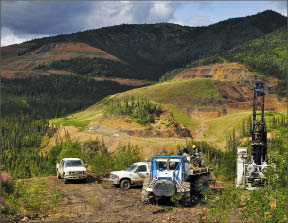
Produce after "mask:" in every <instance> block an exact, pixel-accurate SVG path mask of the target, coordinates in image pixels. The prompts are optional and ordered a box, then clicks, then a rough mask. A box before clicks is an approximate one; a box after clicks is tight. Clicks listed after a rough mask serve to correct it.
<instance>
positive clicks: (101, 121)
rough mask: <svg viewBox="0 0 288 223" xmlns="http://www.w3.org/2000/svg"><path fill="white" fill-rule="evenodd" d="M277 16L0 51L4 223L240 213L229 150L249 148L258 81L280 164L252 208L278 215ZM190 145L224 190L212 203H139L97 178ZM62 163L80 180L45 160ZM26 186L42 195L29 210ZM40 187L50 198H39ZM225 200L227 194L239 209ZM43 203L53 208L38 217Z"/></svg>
mask: <svg viewBox="0 0 288 223" xmlns="http://www.w3.org/2000/svg"><path fill="white" fill-rule="evenodd" d="M286 20H287V17H285V16H282V15H280V14H279V13H276V12H274V11H271V10H267V11H264V12H262V13H258V14H255V15H252V16H247V17H243V18H234V19H228V20H225V21H222V22H219V23H216V24H212V25H209V26H202V27H188V26H181V25H177V24H172V23H158V24H121V25H117V26H111V27H103V28H99V29H95V30H87V31H84V32H77V33H72V34H65V35H58V36H52V37H44V38H40V39H35V40H31V41H27V42H24V43H21V44H15V45H10V46H6V47H1V52H2V58H1V64H0V65H1V71H0V76H1V79H2V80H1V115H2V118H1V128H2V135H3V137H2V139H3V140H2V141H1V157H0V159H1V162H0V163H1V170H2V171H3V172H4V174H7V175H8V176H9V177H8V178H9V179H8V180H6V181H5V182H4V180H3V182H4V184H3V185H4V191H5V194H4V198H5V199H6V200H5V202H6V201H7V203H5V205H2V203H1V205H2V206H1V211H3V213H5V216H6V217H7V218H6V217H5V219H4V220H5V221H7V222H9V221H10V222H18V221H21V219H22V220H23V218H25V216H26V217H27V216H28V217H29V218H28V220H29V222H39V221H42V222H114V221H115V222H162V223H165V222H185V221H187V222H208V221H209V220H211V219H208V217H209V216H210V217H211V213H212V216H213V217H215V216H216V217H215V218H214V220H215V219H216V218H217V219H222V217H221V216H224V217H226V218H227V219H228V220H227V219H226V220H227V221H228V222H239V221H240V220H239V219H240V218H241V217H243V215H242V214H243V213H244V214H245V210H244V209H245V206H243V205H242V204H240V203H241V202H240V203H239V205H238V203H237V202H238V201H239V200H241V199H244V198H243V197H241V196H244V195H245V196H246V195H247V194H248V193H246V192H243V194H244V195H243V194H242V192H241V191H240V190H238V189H235V188H234V186H235V185H234V180H235V176H236V159H237V157H236V156H237V147H238V146H242V147H248V148H250V144H251V115H252V106H253V87H254V86H255V83H256V82H258V81H260V82H263V83H264V86H265V101H264V102H265V118H266V122H267V132H268V134H267V143H268V151H271V153H270V152H269V159H270V158H271V159H272V160H273V159H274V161H275V163H277V165H279V167H280V171H279V172H277V174H278V175H277V174H276V175H277V179H276V178H269V179H268V180H269V182H273V183H274V182H276V183H278V184H277V185H274V184H271V185H272V186H269V187H267V189H266V188H263V190H260V192H259V193H262V194H261V195H260V197H262V198H263V199H264V197H265V196H266V195H267V196H268V195H269V196H270V195H271V197H265V199H266V200H268V201H269V202H270V203H269V202H268V203H269V204H268V203H267V202H266V203H267V204H266V203H265V205H267V207H265V208H266V209H265V208H262V209H263V210H268V211H267V212H269V214H271V216H278V215H277V213H276V212H275V208H274V206H273V205H274V203H273V202H276V201H277V205H279V207H280V208H279V209H280V210H281V211H283V210H284V209H285V207H284V205H283V201H284V200H283V197H285V195H286V194H285V193H286V192H284V190H283V188H284V187H283V185H284V184H285V182H284V181H285V179H286V178H285V179H284V177H283V176H284V175H285V174H286V172H285V168H284V167H285V162H287V160H286V161H285V160H284V159H283V157H285V155H287V151H286V150H285V147H286V146H287V145H286V144H287V142H286V141H285V140H284V137H285V130H287V125H286V123H287V97H286V96H287V94H286V93H287V89H286V88H287V86H286V74H287V47H286V39H285V38H286V36H285V35H286V32H287V30H286V28H285V24H286ZM193 145H196V146H197V148H199V149H200V150H201V151H202V152H203V155H204V159H205V162H206V163H207V165H208V166H210V167H212V168H213V169H214V175H215V178H216V179H217V181H218V184H217V186H219V185H220V187H221V190H222V189H223V194H222V195H221V194H217V193H216V194H213V195H211V194H209V196H212V197H213V196H214V197H213V199H212V200H211V202H210V201H209V200H206V201H204V202H203V203H199V204H198V205H196V206H194V207H179V206H178V204H176V203H173V202H172V203H171V202H168V204H169V205H167V204H158V205H144V204H142V203H141V201H140V194H141V188H140V187H139V188H137V187H136V188H132V189H131V190H129V191H126V190H120V189H119V188H116V187H114V186H112V185H111V184H110V183H109V182H108V178H107V177H108V176H109V173H110V171H112V170H122V169H126V168H128V166H129V165H130V164H131V163H134V162H138V161H143V160H150V159H151V157H152V156H153V155H156V154H177V152H178V150H179V148H180V147H181V146H184V147H187V148H189V149H192V148H193ZM66 156H71V157H72V156H75V157H80V158H81V159H82V160H83V161H84V162H85V163H87V164H88V165H89V175H90V177H89V180H88V183H87V184H79V183H71V184H68V185H66V184H65V185H64V184H63V181H62V180H57V178H56V176H55V164H56V162H58V161H59V160H61V159H62V158H63V157H66ZM278 176H279V177H278ZM271 179H272V181H271ZM34 180H35V181H37V180H40V181H41V182H43V184H40V185H41V187H40V186H39V188H40V189H39V190H35V191H32V192H31V197H32V198H33V199H34V195H35V196H36V197H37V196H39V197H40V198H41V199H40V198H39V199H38V198H37V199H34V200H31V206H33V205H34V206H33V207H32V208H31V207H30V206H29V204H27V202H26V200H29V194H28V195H27V194H25V192H23V191H25V189H23V188H25V187H24V186H23V185H21V183H22V182H31V185H34V186H35V185H37V184H36V183H34ZM223 185H225V187H224V186H223ZM22 186H23V188H22ZM42 186H43V187H42ZM272 187H273V193H272V192H271V191H272V189H271V188H272ZM28 188H29V186H28ZM31 188H32V189H33V187H31ZM41 188H42V189H43V188H44V189H43V191H41V190H42V189H41ZM231 188H233V189H231ZM274 188H276V189H275V190H274ZM26 189H27V188H26ZM58 189H59V194H58V195H57V193H56V192H57V190H58ZM27 190H28V189H27ZM54 190H56V192H55V191H54ZM269 190H271V191H269ZM47 191H49V193H51V194H52V195H53V193H56V195H55V194H54V195H55V197H53V196H54V195H53V196H52V195H51V194H50V195H47V197H44V198H43V197H41V194H42V193H43V194H45V193H46V192H47ZM51 191H52V192H53V191H54V192H53V193H52V192H51ZM239 191H240V192H239ZM44 192H45V193H44ZM60 192H61V193H60ZM274 192H275V193H274ZM47 193H48V192H47ZM257 193H258V192H255V194H256V195H258V194H257ZM60 194H61V195H60ZM239 194H240V195H239ZM251 194H253V193H251ZM255 194H253V196H256V195H255ZM32 195H33V196H32ZM264 195H265V196H264ZM25 196H26V197H25ZM205 196H206V195H205ZM207 196H208V195H207ZM225 196H227V197H228V198H229V199H230V201H231V199H234V198H233V196H235V197H237V196H238V197H237V199H238V198H239V199H238V200H237V199H235V200H236V201H237V202H235V205H236V203H237V205H238V206H233V205H234V204H233V205H232V204H231V202H227V201H226V200H225ZM230 196H231V197H230ZM245 196H244V197H245ZM251 196H252V195H251ZM247 197H248V195H247ZM1 198H2V197H1ZM32 198H31V199H32ZM240 198H241V199H240ZM45 199H47V202H46V203H49V202H50V201H51V202H52V201H53V202H54V203H53V202H52V203H53V205H54V206H53V207H52V208H51V207H48V208H47V207H46V208H47V210H46V209H45V208H44V206H45V205H46V203H45V202H42V201H43V200H45ZM53 199H54V200H53ZM229 199H228V201H229ZM245 199H246V197H245ZM245 199H244V200H245ZM258 201H259V202H260V203H259V204H258V205H259V207H260V206H261V205H262V203H263V204H264V202H262V203H261V199H258V200H257V202H258ZM37 202H42V203H41V205H42V206H43V208H42V206H41V205H40V206H39V208H38V209H37V207H36V206H37V205H35V204H37ZM213 202H214V203H213ZM217 202H219V203H217ZM221 202H223V204H222V203H221ZM243 202H244V201H243ZM245 202H246V204H245V205H247V207H248V206H249V205H250V203H249V199H248V200H245ZM281 202H282V203H281ZM3 204H4V203H3ZM271 204H273V205H271ZM221 205H224V206H225V205H226V206H225V207H227V209H225V210H224V209H223V208H222V206H221ZM229 205H230V206H229ZM231 205H232V206H231ZM241 205H242V206H241ZM55 207H57V208H55ZM261 207H262V206H261ZM29 208H30V209H31V210H32V211H31V210H30V209H29ZM33 208H34V209H33ZM217 208H218V209H217ZM219 208H220V209H219ZM269 208H271V209H269ZM40 209H41V210H40ZM44 209H45V211H46V212H45V211H44V212H43V210H44ZM262 209H261V210H259V213H260V211H262ZM35 210H37V211H35ZM243 210H244V211H243ZM213 211H214V212H213ZM225 211H227V212H225ZM40 212H41V214H40ZM224 212H225V213H224ZM240 212H241V213H242V214H239V213H240ZM18 213H19V214H18ZM43 213H44V214H43ZM222 213H224V214H222ZM227 213H228V214H227ZM255 213H257V212H255ZM261 213H262V212H261ZM275 213H276V214H275ZM279 213H280V211H279ZM247 216H250V217H251V216H252V214H251V213H249V214H248V215H247ZM265 216H266V215H265ZM279 216H280V214H279ZM244 217H245V216H244ZM257 217H258V218H259V219H260V218H261V216H260V217H259V216H257ZM279 218H281V216H280V217H279ZM286 219H287V216H286ZM26 220H27V219H26ZM28 220H27V221H28ZM202 220H203V221H202ZM222 220H223V219H222ZM246 220H247V219H246ZM282 220H283V219H282ZM215 221H216V220H215ZM219 222H225V221H224V220H223V221H221V220H219ZM255 222H256V221H255ZM282 222H284V221H282Z"/></svg>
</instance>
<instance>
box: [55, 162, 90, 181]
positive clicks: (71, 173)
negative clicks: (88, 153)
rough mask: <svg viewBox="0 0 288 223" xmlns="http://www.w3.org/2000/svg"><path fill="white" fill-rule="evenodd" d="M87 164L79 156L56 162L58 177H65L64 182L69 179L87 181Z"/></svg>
mask: <svg viewBox="0 0 288 223" xmlns="http://www.w3.org/2000/svg"><path fill="white" fill-rule="evenodd" d="M86 168H87V165H84V163H83V161H82V160H81V159H79V158H64V159H62V160H61V161H60V162H59V163H57V164H56V173H57V179H61V178H64V184H66V183H68V181H69V180H82V181H84V182H86V179H87V173H86V171H87V170H86Z"/></svg>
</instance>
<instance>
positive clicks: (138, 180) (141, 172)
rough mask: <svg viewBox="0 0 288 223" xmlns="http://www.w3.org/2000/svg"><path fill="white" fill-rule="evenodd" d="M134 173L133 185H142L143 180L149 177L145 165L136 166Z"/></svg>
mask: <svg viewBox="0 0 288 223" xmlns="http://www.w3.org/2000/svg"><path fill="white" fill-rule="evenodd" d="M135 172H136V177H135V179H134V184H140V185H142V184H143V182H144V180H145V178H146V177H149V171H148V168H147V165H140V166H138V168H137V170H136V171H135Z"/></svg>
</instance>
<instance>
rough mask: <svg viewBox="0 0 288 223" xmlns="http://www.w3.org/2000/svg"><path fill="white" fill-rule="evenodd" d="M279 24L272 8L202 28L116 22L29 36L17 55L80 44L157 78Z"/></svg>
mask: <svg viewBox="0 0 288 223" xmlns="http://www.w3.org/2000/svg"><path fill="white" fill-rule="evenodd" d="M285 24H286V19H285V17H284V16H282V15H280V14H278V13H276V12H274V11H264V12H262V13H258V14H256V15H252V16H247V17H243V18H234V19H228V20H226V21H223V22H219V23H216V24H213V25H209V26H206V27H188V26H180V25H176V24H170V23H160V24H140V25H136V24H131V25H127V24H122V25H118V26H112V27H104V28H101V29H96V30H88V31H85V32H79V33H74V34H68V35H58V36H54V37H46V38H41V39H36V40H32V41H29V42H27V43H24V45H25V47H23V48H21V50H19V51H18V55H22V56H25V55H29V53H31V52H33V51H35V50H37V49H39V48H41V47H42V46H43V45H45V44H46V45H49V44H55V43H63V42H67V43H71V42H74V43H86V44H88V45H90V46H92V47H95V48H98V49H101V50H103V51H105V52H107V53H109V54H111V55H114V56H115V57H117V58H119V59H120V60H121V61H122V62H123V64H124V66H125V65H126V67H127V68H130V70H131V68H133V69H132V70H133V71H135V72H134V73H131V72H128V73H129V77H133V78H136V79H146V80H158V79H159V77H160V76H162V75H163V73H165V72H167V71H170V70H172V69H175V68H179V67H182V66H185V65H186V64H188V63H190V62H191V61H195V60H197V59H200V58H204V57H207V56H213V55H215V54H217V53H221V52H224V51H227V50H230V49H232V48H234V47H237V46H239V45H240V44H243V43H245V42H247V41H250V40H253V39H256V38H259V37H262V36H263V35H265V34H268V33H271V32H273V31H275V30H276V29H278V28H280V27H282V26H284V25H285ZM19 48H20V46H19ZM79 60H80V59H79ZM92 62H93V61H92ZM61 63H62V64H63V62H61ZM93 63H94V62H93ZM54 65H55V64H54ZM109 66H110V65H109ZM113 66H114V65H113ZM58 67H59V66H58ZM61 67H62V68H63V66H61ZM83 69H85V64H84V66H83ZM68 70H70V69H68ZM107 71H108V74H104V73H102V75H112V74H113V72H110V70H109V69H108V70H107ZM77 72H79V70H77ZM85 72H86V71H85ZM85 72H82V71H80V72H79V73H80V74H81V73H85Z"/></svg>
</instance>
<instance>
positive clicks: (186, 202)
mask: <svg viewBox="0 0 288 223" xmlns="http://www.w3.org/2000/svg"><path fill="white" fill-rule="evenodd" d="M183 187H184V194H183V197H182V198H181V200H180V202H179V203H180V205H181V206H183V207H186V206H188V207H190V206H191V205H192V201H191V191H190V183H189V182H184V183H183Z"/></svg>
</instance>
